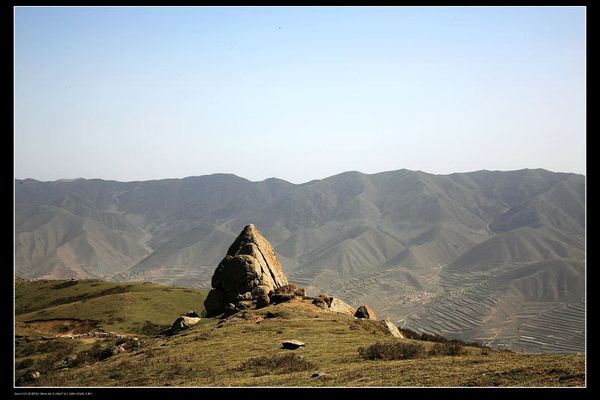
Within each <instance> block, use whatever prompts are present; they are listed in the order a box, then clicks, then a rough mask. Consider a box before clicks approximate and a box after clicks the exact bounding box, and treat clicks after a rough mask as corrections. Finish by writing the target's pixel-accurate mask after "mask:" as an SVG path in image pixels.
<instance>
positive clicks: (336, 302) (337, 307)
mask: <svg viewBox="0 0 600 400" xmlns="http://www.w3.org/2000/svg"><path fill="white" fill-rule="evenodd" d="M312 303H313V304H314V305H316V306H317V307H320V308H323V309H325V310H328V311H332V312H337V313H341V314H346V315H350V316H354V307H352V306H350V305H349V304H348V303H345V302H344V301H342V300H340V299H338V298H337V297H333V296H327V295H325V294H321V295H319V296H317V297H315V299H314V300H313V302H312Z"/></svg>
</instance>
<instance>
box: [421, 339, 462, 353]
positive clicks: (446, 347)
mask: <svg viewBox="0 0 600 400" xmlns="http://www.w3.org/2000/svg"><path fill="white" fill-rule="evenodd" d="M464 353H465V349H463V347H462V345H461V344H460V343H456V342H447V343H436V344H434V345H433V347H432V348H431V349H430V350H429V355H432V356H458V355H461V354H464Z"/></svg>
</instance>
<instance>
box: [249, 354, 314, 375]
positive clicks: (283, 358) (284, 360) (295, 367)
mask: <svg viewBox="0 0 600 400" xmlns="http://www.w3.org/2000/svg"><path fill="white" fill-rule="evenodd" d="M313 368H315V364H313V363H311V362H310V361H307V360H305V359H304V358H303V357H301V356H299V355H297V354H276V355H273V356H261V357H254V358H250V359H248V360H247V361H245V362H243V363H242V365H241V366H240V367H239V368H238V370H239V371H252V372H253V373H254V374H255V376H261V375H269V374H273V373H278V374H289V373H291V372H298V371H306V370H310V369H313Z"/></svg>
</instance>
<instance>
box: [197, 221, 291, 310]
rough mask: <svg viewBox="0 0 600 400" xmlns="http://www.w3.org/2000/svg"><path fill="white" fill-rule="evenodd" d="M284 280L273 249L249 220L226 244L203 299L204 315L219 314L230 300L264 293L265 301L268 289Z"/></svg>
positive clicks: (283, 284)
mask: <svg viewBox="0 0 600 400" xmlns="http://www.w3.org/2000/svg"><path fill="white" fill-rule="evenodd" d="M287 284H288V281H287V278H286V276H285V274H284V273H283V270H282V268H281V264H280V263H279V261H278V260H277V257H276V255H275V250H274V249H273V247H272V246H271V244H270V243H269V242H268V241H267V239H265V238H264V237H263V235H262V234H261V233H260V232H259V231H258V229H256V227H255V226H254V225H252V224H250V225H248V226H246V227H245V228H244V230H243V231H242V233H240V235H239V236H238V237H237V238H236V239H235V241H234V242H233V244H232V245H231V246H230V247H229V250H228V251H227V255H226V256H225V258H223V260H222V261H221V262H220V263H219V265H218V266H217V269H216V270H215V273H214V274H213V276H212V280H211V285H212V287H213V289H212V290H211V291H210V292H209V294H208V296H207V298H206V300H205V301H204V307H205V309H206V316H207V317H213V316H216V315H219V314H222V313H223V312H224V311H225V308H226V306H227V305H228V304H230V303H231V304H234V305H235V304H236V303H238V302H239V301H245V300H250V299H253V300H256V299H257V298H258V297H263V303H264V300H266V299H265V296H264V295H265V294H266V295H267V297H268V294H269V293H270V292H272V291H274V290H275V289H277V288H280V287H282V286H285V285H287ZM247 293H249V298H247V297H248V295H247ZM240 296H242V297H243V299H240ZM230 308H231V307H228V311H229V312H231V310H230Z"/></svg>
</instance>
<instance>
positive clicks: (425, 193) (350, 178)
mask: <svg viewBox="0 0 600 400" xmlns="http://www.w3.org/2000/svg"><path fill="white" fill-rule="evenodd" d="M15 204H16V209H15V226H16V231H15V235H16V239H17V240H16V249H15V251H16V271H17V272H18V273H19V274H22V275H23V276H25V277H27V278H42V277H44V278H52V277H54V278H57V277H61V278H68V277H104V278H109V279H113V280H136V279H137V280H139V279H147V280H152V281H155V282H162V283H168V284H176V285H184V286H194V287H209V282H210V276H211V274H212V271H213V270H214V268H215V266H216V264H217V263H218V262H219V261H220V259H221V258H222V254H223V252H224V245H225V243H229V242H230V241H231V238H233V237H234V236H235V235H236V233H237V232H239V230H240V229H241V228H242V227H243V226H245V225H247V224H249V223H253V224H255V225H257V226H258V227H259V228H260V230H261V231H262V232H263V233H264V234H265V236H266V237H268V239H269V241H270V242H271V243H272V244H273V246H274V248H275V249H276V251H277V252H278V254H277V256H278V258H279V259H280V260H281V262H282V265H283V268H284V271H285V272H286V274H287V275H288V277H289V278H290V280H291V281H292V282H296V283H299V284H302V285H303V286H305V287H307V289H308V290H309V292H311V293H313V294H314V293H315V292H317V291H326V292H328V293H331V294H333V295H337V296H339V297H341V298H343V299H345V300H348V301H359V302H362V301H364V302H367V303H369V304H372V305H373V306H374V307H375V308H376V310H377V311H378V312H380V313H382V314H383V315H384V316H388V317H390V318H392V319H394V320H395V321H397V322H398V323H402V324H409V326H416V325H415V324H418V323H421V324H425V325H424V326H422V328H423V329H428V330H429V331H432V332H434V331H440V329H442V328H441V327H440V326H438V325H436V324H435V323H434V322H433V319H431V318H428V317H427V315H429V314H430V313H431V310H432V309H433V308H435V307H434V306H435V305H436V304H438V303H439V302H440V301H441V299H444V298H446V296H448V295H449V293H451V292H453V291H454V292H455V291H457V290H458V291H461V290H465V287H467V288H468V287H469V285H471V283H473V284H474V285H479V284H481V285H483V286H482V288H483V289H481V290H479V289H478V290H479V291H478V294H477V296H476V297H474V298H477V299H479V300H478V301H480V304H482V306H481V307H483V304H487V303H489V307H490V309H492V310H495V311H493V312H495V313H496V314H497V315H502V316H503V317H502V318H504V319H503V320H502V321H505V322H506V321H509V320H511V315H514V314H515V313H517V312H518V310H519V308H521V309H522V308H527V307H529V305H531V306H532V308H531V310H533V311H531V313H533V314H532V315H533V316H536V317H538V316H539V317H540V318H541V316H542V315H550V317H548V318H550V319H552V318H559V316H558V314H556V313H555V312H554V311H553V310H554V306H555V305H556V304H562V305H564V306H565V307H570V306H571V305H572V304H575V303H571V301H576V302H577V301H580V300H573V299H571V297H569V296H571V295H573V294H574V296H575V297H576V298H577V299H583V297H584V291H583V288H584V285H583V282H584V274H585V271H584V269H582V268H579V269H575V270H570V269H569V268H570V267H569V266H570V265H572V264H571V263H579V265H582V263H583V261H584V257H585V246H584V243H585V178H584V177H583V176H581V175H576V174H564V173H554V172H550V171H545V170H519V171H505V172H503V171H477V172H472V173H460V174H451V175H432V174H427V173H424V172H420V171H409V170H399V171H390V172H382V173H378V174H372V175H367V174H362V173H359V172H346V173H342V174H339V175H335V176H332V177H329V178H325V179H322V180H315V181H311V182H307V183H304V184H301V185H294V184H291V183H288V182H285V181H282V180H278V179H274V178H273V179H268V180H265V181H262V182H250V181H248V180H246V179H243V178H239V177H237V176H235V175H228V174H215V175H209V176H200V177H189V178H185V179H165V180H157V181H146V182H125V183H122V182H112V181H102V180H85V179H79V180H75V181H72V182H63V181H61V182H38V181H35V180H30V179H28V180H17V181H16V182H15ZM543 262H551V263H556V264H552V265H559V267H554V268H558V269H559V270H560V269H564V270H565V271H570V272H569V274H570V275H569V276H572V279H575V280H577V281H578V282H579V283H580V284H579V285H575V286H571V288H572V289H570V290H573V291H574V293H570V294H569V296H567V294H564V293H563V294H561V295H560V296H558V297H557V298H556V299H555V300H554V302H555V303H556V304H554V305H553V304H550V303H548V302H542V303H540V304H541V305H536V304H538V303H537V302H536V301H534V300H532V298H531V296H529V295H528V294H527V293H528V292H529V291H530V290H533V289H532V288H533V287H535V286H536V285H537V284H538V280H535V279H534V280H525V281H522V282H521V283H520V284H518V285H517V284H515V285H513V286H511V288H512V289H511V291H507V292H506V294H505V295H503V296H501V297H502V298H504V297H506V298H507V299H508V300H506V301H500V300H498V299H497V295H496V294H495V292H494V291H493V290H492V288H491V286H490V285H491V283H490V282H492V281H491V280H493V279H496V278H498V276H501V275H502V274H503V273H504V272H506V271H512V270H518V269H520V268H526V267H528V266H530V265H533V264H536V263H543ZM506 279H509V278H506ZM510 279H517V278H510ZM545 279H548V280H549V281H548V282H544V283H545V284H547V285H549V286H553V285H555V284H556V282H554V281H553V280H554V279H558V275H557V274H555V273H552V274H548V275H546V278H545ZM569 279H571V278H569ZM486 282H487V283H486ZM506 284H507V285H510V282H508V281H507V282H506ZM486 285H487V286H486ZM472 290H474V289H472ZM567 297H569V298H568V299H567ZM436 299H437V300H436ZM517 299H520V300H518V301H517ZM509 300H510V301H509ZM530 303H531V304H530ZM534 303H535V304H534ZM439 304H442V303H439ZM461 304H462V303H461ZM465 304H466V303H465ZM469 304H470V303H469ZM577 304H578V303H577ZM432 307H433V308H432ZM436 307H437V306H436ZM465 307H469V306H465ZM470 309H472V311H468V310H470ZM464 311H465V312H467V313H468V314H469V315H470V317H468V318H466V321H470V322H465V324H466V325H465V326H467V325H469V324H470V323H471V322H472V320H473V321H475V320H477V318H479V317H478V315H479V314H481V315H487V314H486V313H484V312H483V311H482V310H479V309H478V308H477V307H475V308H473V307H471V308H467V309H466V310H464ZM559 314H560V313H559ZM576 314H577V315H578V316H577V318H576V319H577V321H578V322H577V323H576V325H577V328H573V329H574V331H575V330H579V326H580V325H581V324H582V321H583V319H582V318H583V315H582V314H581V315H580V314H579V313H576ZM482 318H484V317H482ZM485 318H487V317H485ZM544 318H546V317H544ZM513 319H514V318H513ZM517 320H518V321H517V322H515V323H514V324H513V325H511V326H512V328H511V330H510V332H511V333H510V335H512V336H511V337H512V338H513V339H511V340H508V339H507V341H506V344H507V345H508V346H519V344H518V343H522V340H520V337H521V336H522V335H521V334H520V333H519V326H520V324H522V323H524V322H523V321H524V320H519V319H517ZM411 321H412V322H411ZM490 321H495V322H493V323H492V322H490V326H491V325H493V326H492V328H490V329H492V331H493V332H495V330H494V329H500V324H501V323H503V322H502V321H501V320H500V319H497V318H496V319H494V318H492V319H490ZM519 321H520V322H519ZM444 329H445V328H444ZM461 329H462V328H461ZM440 332H441V331H440ZM463 332H466V333H465V335H467V337H468V335H471V337H473V338H474V337H480V338H483V337H488V336H489V337H493V334H491V336H490V335H487V333H485V334H483V333H481V332H475V331H470V330H468V329H467V330H463ZM486 332H487V331H486ZM486 335H487V336H486ZM548 341H550V339H548ZM578 346H579V347H577V348H578V349H581V348H583V341H580V342H579V345H578ZM538 348H539V346H538Z"/></svg>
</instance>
